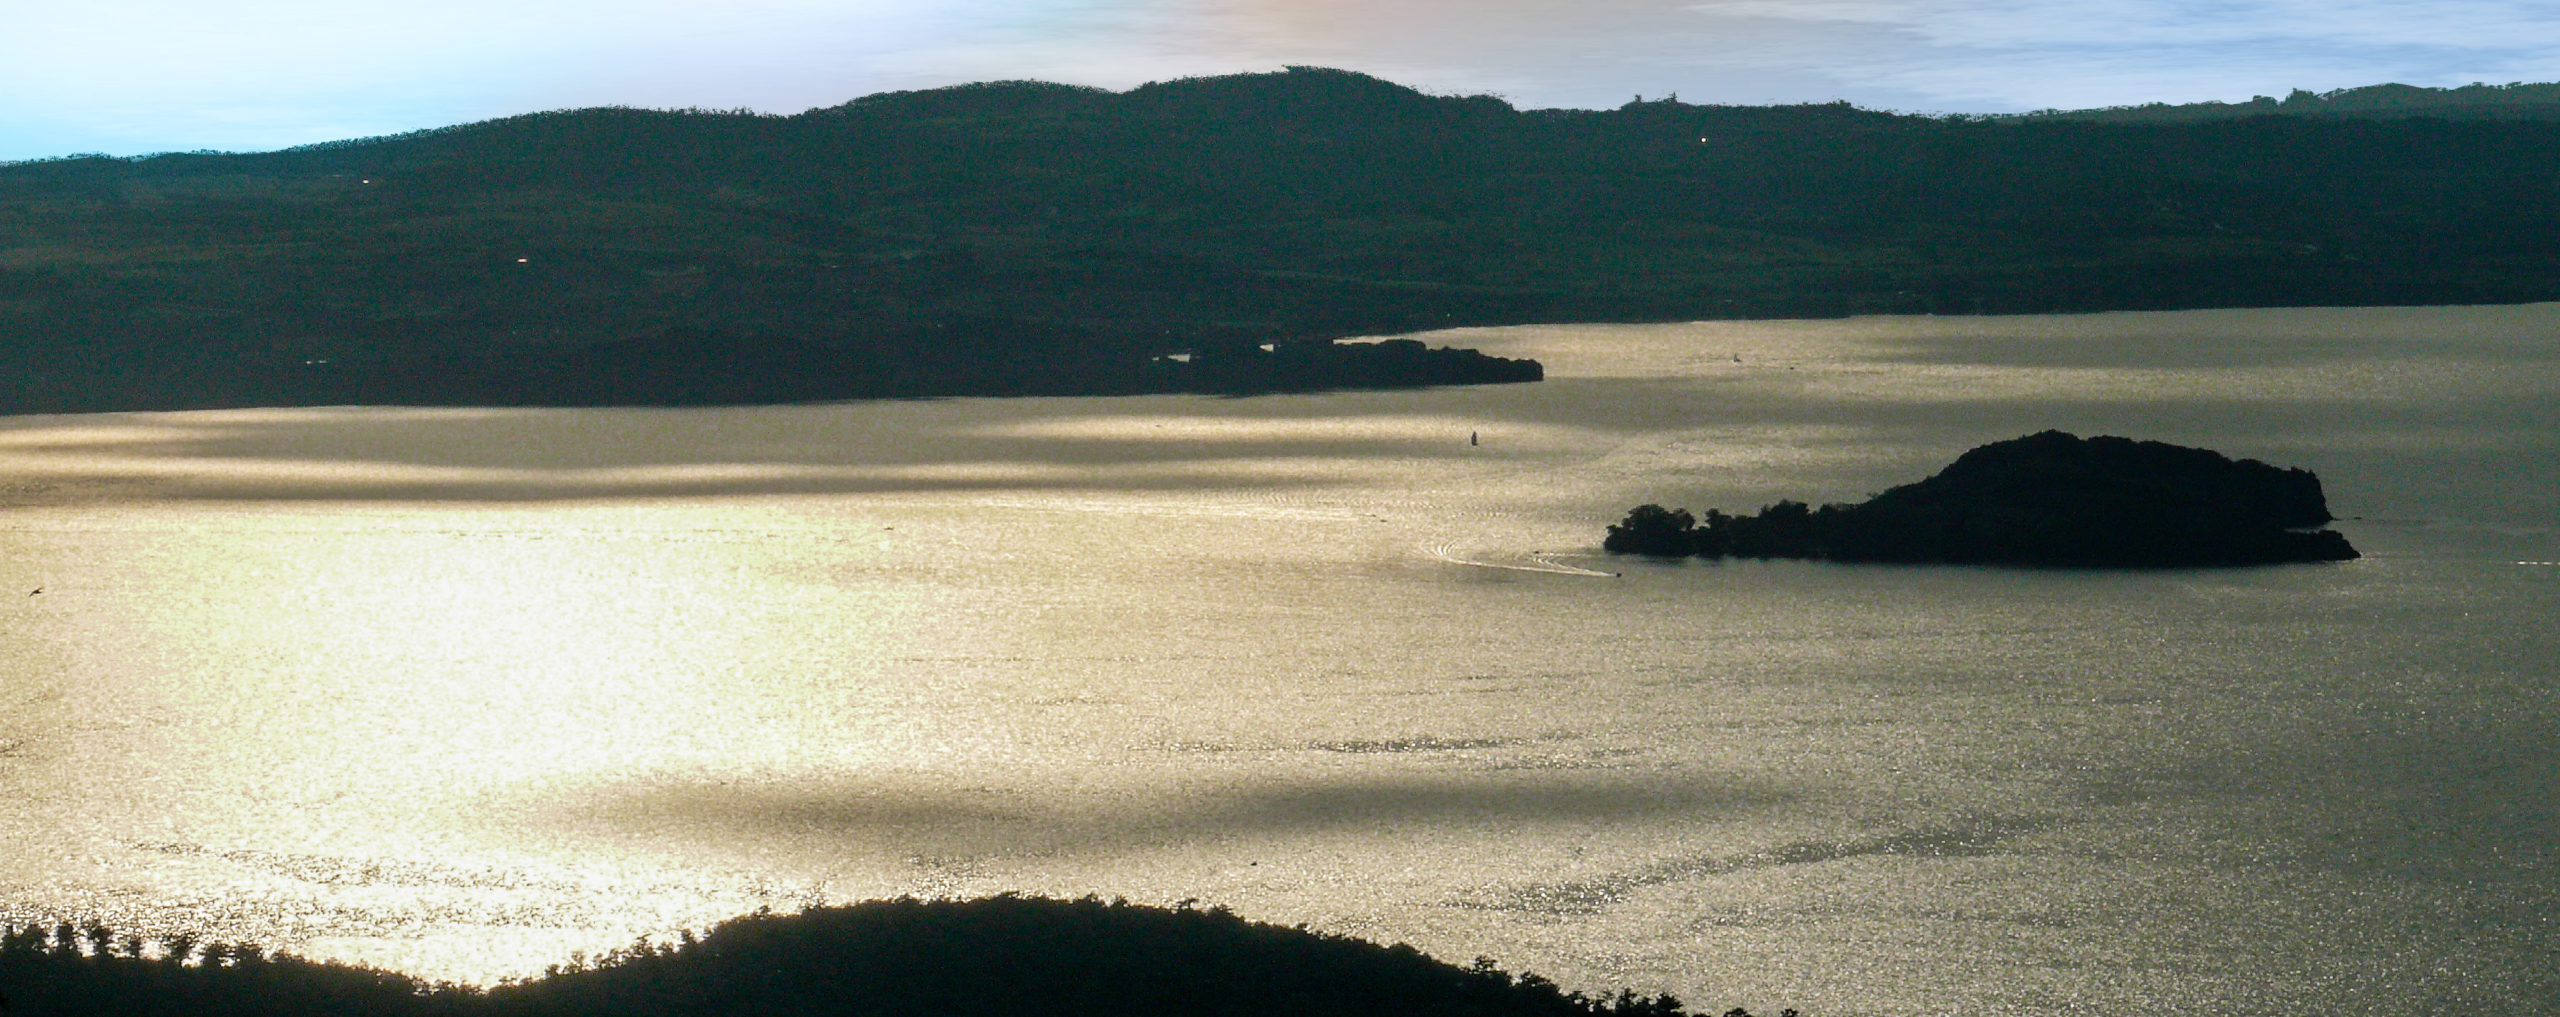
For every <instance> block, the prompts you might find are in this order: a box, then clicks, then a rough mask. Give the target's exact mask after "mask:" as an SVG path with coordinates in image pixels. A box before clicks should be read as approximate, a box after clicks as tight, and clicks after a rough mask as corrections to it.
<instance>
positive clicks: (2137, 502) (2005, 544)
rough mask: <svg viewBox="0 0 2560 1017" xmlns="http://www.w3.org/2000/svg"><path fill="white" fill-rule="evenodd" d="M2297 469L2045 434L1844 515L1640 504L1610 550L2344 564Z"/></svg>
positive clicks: (2308, 477) (2349, 549)
mask: <svg viewBox="0 0 2560 1017" xmlns="http://www.w3.org/2000/svg"><path fill="white" fill-rule="evenodd" d="M2332 518H2333V517H2332V516H2331V515H2330V514H2329V507H2328V500H2327V497H2326V496H2325V495H2324V494H2323V493H2322V491H2321V488H2320V479H2319V477H2317V476H2315V475H2313V474H2312V473H2311V472H2310V471H2308V470H2303V469H2299V468H2293V469H2287V468H2280V467H2276V466H2270V465H2268V464H2266V463H2263V462H2259V461H2257V460H2255V459H2241V460H2236V461H2235V460H2233V459H2231V458H2229V457H2227V456H2224V455H2222V454H2221V453H2218V452H2213V451H2210V450H2207V449H2200V448H2189V447H2185V446H2180V445H2171V444H2167V443H2165V442H2157V441H2136V440H2133V439H2130V438H2118V437H2094V438H2081V437H2079V436H2077V435H2073V434H2068V433H2065V432H2062V431H2045V432H2042V433H2039V434H2031V435H2027V436H2025V437H2022V438H2012V439H2010V440H2007V441H2000V442H1994V443H1991V444H1988V445H1984V446H1981V447H1979V448H1975V449H1973V450H1972V451H1969V452H1966V453H1965V454H1964V455H1963V456H1961V457H1958V458H1957V459H1956V461H1955V462H1954V463H1952V464H1950V465H1948V466H1947V468H1946V469H1944V470H1941V471H1939V472H1938V473H1937V474H1936V475H1935V476H1931V477H1929V478H1928V479H1926V480H1922V481H1919V482H1917V483H1912V484H1905V485H1902V486H1900V487H1895V488H1892V489H1890V490H1887V491H1885V492H1884V493H1882V494H1879V495H1876V496H1875V497H1873V498H1871V499H1869V500H1867V501H1865V502H1861V503H1859V504H1855V505H1842V504H1832V505H1824V506H1822V507H1820V508H1812V507H1809V506H1807V505H1806V504H1805V503H1803V502H1798V501H1780V502H1778V503H1777V504H1775V505H1770V506H1767V507H1765V508H1763V509H1761V511H1760V512H1759V513H1758V514H1757V515H1746V516H1729V515H1726V514H1724V513H1723V512H1720V511H1716V510H1713V509H1710V510H1708V512H1707V514H1706V516H1705V517H1704V518H1699V517H1696V516H1692V515H1690V514H1689V512H1688V511H1687V510H1686V509H1665V508H1663V507H1662V506H1660V505H1642V506H1638V507H1637V508H1635V509H1634V510H1632V511H1630V512H1629V513H1628V514H1627V517H1626V519H1624V520H1623V521H1621V522H1619V523H1617V524H1614V525H1612V526H1610V527H1609V531H1608V537H1607V540H1606V541H1605V542H1604V543H1603V546H1604V547H1606V548H1607V549H1608V550H1609V551H1611V552H1613V553H1632V554H1644V555H1652V556H1656V557H1689V556H1693V555H1694V556H1697V557H1703V558H1722V557H1728V556H1731V557H1740V558H1817V559H1827V560H1832V561H1852V562H1935V563H1950V564H1991V565H2031V566H2064V567H2093V568H2167V567H2185V566H2206V565H2266V564H2277V563H2283V562H2312V561H2343V560H2346V559H2351V558H2356V557H2359V555H2358V554H2357V552H2356V549H2355V548H2354V547H2353V546H2351V545H2349V544H2348V543H2347V539H2346V538H2345V537H2343V536H2341V535H2339V534H2337V533H2335V532H2332V531H2328V530H2313V529H2309V528H2310V527H2317V526H2320V525H2321V524H2324V523H2327V522H2329V521H2330V520H2331V519H2332Z"/></svg>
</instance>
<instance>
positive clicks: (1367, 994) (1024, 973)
mask: <svg viewBox="0 0 2560 1017" xmlns="http://www.w3.org/2000/svg"><path fill="white" fill-rule="evenodd" d="M0 1000H5V1005H7V1006H8V1007H10V1008H11V1012H17V1013H30V1014H48V1015H63V1017H82V1015H92V1014H94V1015H101V1017H104V1015H114V1017H155V1015H161V1014H168V1015H180V1014H183V1015H188V1017H204V1015H240V1017H250V1015H258V1017H301V1015H321V1014H329V1015H339V1014H366V1015H372V1017H729V1015H747V1014H771V1015H816V1014H862V1015H869V1017H974V1015H988V1017H994V1015H1019V1014H1038V1015H1045V1017H1080V1015H1090V1017H1158V1015H1162V1017H1173V1015H1211V1014H1215V1015H1225V1017H1259V1015H1269V1017H1355V1015H1360V1017H1366V1015H1377V1017H1389V1015H1393V1017H1431V1015H1439V1017H1604V1015H1605V1017H1688V1015H1687V1011H1685V1010H1684V1009H1682V1004H1681V1003H1680V1001H1679V1000H1677V999H1674V998H1672V997H1670V996H1659V997H1647V996H1637V995H1634V994H1631V993H1621V994H1619V995H1616V996H1612V997H1607V998H1590V997H1585V996H1582V995H1580V994H1576V993H1567V992H1564V991H1562V990H1560V989H1558V988H1557V987H1556V986H1555V985H1554V984H1553V983H1551V982H1548V981H1546V980H1545V979H1541V978H1538V977H1537V976H1534V975H1522V976H1519V977H1514V976H1512V975H1510V974H1507V973H1505V972H1503V971H1501V970H1499V969H1497V968H1495V967H1494V966H1493V965H1492V963H1491V962H1489V961H1483V960H1479V961H1477V962H1476V963H1475V964H1474V965H1473V966H1472V967H1465V968H1461V967H1456V966H1453V965H1450V964H1445V963H1442V962H1440V961H1436V960H1433V959H1431V958H1430V957H1428V956H1425V955H1423V954H1422V953H1420V952H1419V951H1416V950H1414V949H1413V948H1411V947H1407V946H1400V945H1399V946H1392V947H1389V946H1380V945H1377V944H1375V943H1369V942H1365V941H1362V940H1357V939H1350V938H1346V937H1341V936H1328V935H1320V934H1316V933H1310V932H1306V931H1304V930H1301V929H1284V928H1279V927H1276V926H1270V925H1261V924H1257V923H1252V922H1247V921H1244V920H1243V919H1240V918H1237V917H1235V916H1234V915H1232V914H1229V913H1227V912H1225V911H1223V910H1207V911H1203V910H1195V909H1192V908H1189V907H1187V906H1186V907H1182V908H1176V909H1163V908H1148V907H1137V906H1131V905H1127V904H1121V903H1116V902H1115V903H1109V904H1106V903H1103V902H1101V901H1098V900H1092V899H1086V900H1080V901H1060V900H1046V899H1039V898H1024V897H1012V896H1006V897H996V898H989V899H984V900H977V901H917V900H896V901H878V902H873V903H869V904H859V905H854V906H850V907H835V908H819V909H815V910H811V911H808V912H804V913H801V914H798V915H753V916H749V917H745V918H739V919H735V920H732V921H729V922H726V923H723V924H721V925H720V926H718V927H716V928H714V929H712V930H710V931H709V932H708V933H707V934H704V935H702V936H700V937H696V936H695V935H694V934H692V933H690V932H688V933H686V934H685V935H684V936H683V938H682V940H681V941H680V942H678V943H667V944H656V945H647V944H643V945H638V946H635V947H634V948H632V949H629V950H624V951H618V952H616V953H615V954H614V955H612V956H610V957H607V958H605V959H603V960H601V961H598V962H595V963H593V964H584V965H579V966H575V967H570V968H555V969H553V971H552V972H551V974H549V975H548V976H546V977H544V978H540V979H536V980H532V981H526V982H516V983H510V984H507V985H502V986H498V987H496V988H492V989H488V990H476V989H465V988H456V987H450V986H427V985H422V984H419V983H417V982H413V981H410V980H408V979H405V978H401V977H398V976H395V975H388V974H384V973H382V972H378V971H370V970H366V969H361V968H351V967H346V966H341V965H331V964H318V963H313V962H309V961H301V960H295V959H292V958H289V957H288V958H277V957H269V956H266V955H264V954H261V953H259V952H257V951H254V950H247V949H244V948H239V947H232V946H202V945H200V944H196V943H193V942H185V941H178V942H172V943H163V944H156V945H153V946H151V947H149V948H146V947H145V944H143V943H141V942H140V941H138V940H134V941H120V940H118V938H117V937H115V936H114V935H113V934H111V933H109V932H108V931H107V930H105V929H94V930H91V931H89V932H87V933H85V934H84V933H82V932H80V931H79V930H75V929H72V928H70V927H68V926H64V927H62V928H61V929H59V930H46V929H29V930H25V931H23V932H20V933H16V934H12V935H10V936H8V937H7V939H6V942H5V943H0ZM1790 1013H1792V1011H1790ZM1737 1015H1739V1017H1748V1015H1747V1014H1744V1013H1743V1012H1742V1011H1739V1010H1735V1011H1730V1012H1728V1013H1727V1015H1726V1017H1737Z"/></svg>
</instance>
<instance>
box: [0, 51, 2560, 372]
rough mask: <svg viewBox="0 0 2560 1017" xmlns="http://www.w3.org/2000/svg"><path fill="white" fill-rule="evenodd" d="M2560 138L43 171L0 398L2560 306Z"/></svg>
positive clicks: (2479, 125) (911, 149)
mask: <svg viewBox="0 0 2560 1017" xmlns="http://www.w3.org/2000/svg"><path fill="white" fill-rule="evenodd" d="M2555 142H2560V124H2555V123H2549V122H2535V121H2457V120H2446V119H2438V118H2425V117H2418V118H2391V119H2357V118H2345V119H2341V118H2317V117H2255V118H2249V119H2237V120H2221V121H2215V122H2207V123H2195V124H2111V123H2087V122H2078V121H2069V120H2040V119H2025V120H2018V119H2005V120H1992V119H1984V118H1968V117H1949V118H1933V117H1922V116H1903V115H1895V114H1888V113H1879V112H1871V111H1865V110H1859V109H1854V108H1851V107H1848V106H1846V105H1842V104H1834V105H1820V106H1782V107H1722V106H1694V105H1687V104H1682V103H1679V102H1675V101H1659V102H1635V103H1630V104H1628V105H1627V106H1624V107H1622V108H1619V109H1616V110H1607V111H1583V110H1532V111H1522V110H1516V109H1513V108H1511V107H1510V106H1509V105H1507V104H1505V103H1503V102H1502V101H1500V100H1498V99H1495V98H1491V97H1484V96H1475V97H1451V96H1433V95H1426V94H1423V93H1420V92H1417V91H1414V90H1412V89H1409V88H1405V87H1402V86H1399V85H1395V84H1392V83H1389V82H1385V81H1380V80H1378V79H1375V78H1370V77H1366V76H1363V75H1358V74H1353V73H1348V72H1342V71H1328V70H1315V69H1297V70H1292V71H1289V72H1285V73H1276V74H1255V75H1239V76H1233V77H1219V78H1195V79H1184V80H1178V81H1170V82H1162V83H1157V84H1152V85H1147V86H1144V87H1140V88H1136V89H1132V90H1129V91H1127V92H1119V93H1114V92H1107V91H1102V90H1097V89H1090V88H1078V87H1070V86H1062V85H1049V84H1040V83H1026V82H999V83H992V84H984V85H973V86H964V87H958V88H949V89H940V90H935V91H926V92H900V93H888V94H883V95H875V96H870V97H867V98H863V99H858V100H855V101H853V102H850V103H846V104H844V105H842V106H836V107H829V108H825V109H817V110H811V111H809V112H806V113H802V114H799V115H795V116H787V117H784V116H764V115H754V114H744V113H715V112H701V111H686V112H670V111H645V110H633V109H591V110H575V111H564V112H558V113H544V114H534V115H529V116H523V117H516V118H511V119H506V120H498V121H491V122H487V123H480V124H471V125H465V126H460V127H454V128H448V129H443V130H437V131H428V132H422V133H419V134H413V135H403V136H399V137H391V138H377V139H367V140H361V141H350V142H345V143H340V144H332V145H323V146H317V147H312V148H305V149H296V150H290V151H284V152H274V153H265V154H255V155H215V154H178V155H165V156H157V157H152V158H146V159H133V160H125V159H108V158H82V159H65V160H55V161H48V162H38V163H22V164H16V165H11V166H0V412H29V411H37V410H72V409H104V408H134V407H179V406H214V405H241V404H272V403H310V402H344V401H364V402H453V401H468V402H487V401H500V402H505V401H522V402H574V401H581V400H585V401H595V400H599V399H601V400H606V401H617V402H630V401H637V402H648V401H677V402H682V401H765V400H775V399H803V398H835V397H844V396H866V395H897V396H913V395H944V394H962V393H987V394H1003V393H1019V392H1078V391H1146V390H1165V389H1182V388H1208V387H1211V386H1208V385H1203V384H1199V383H1196V382H1195V381H1193V380H1190V375H1189V374H1188V373H1187V371H1188V369H1187V368H1174V367H1168V366H1165V365H1168V364H1180V363H1184V361H1183V360H1181V359H1179V358H1177V359H1172V360H1167V359H1162V358H1165V357H1167V356H1168V355H1174V354H1185V353H1190V354H1202V355H1205V356H1207V357H1208V359H1210V360H1212V361H1217V360H1219V359H1220V357H1221V356H1224V358H1225V360H1226V362H1229V363H1234V362H1238V361H1246V362H1250V361H1251V360H1252V358H1253V356H1254V355H1255V354H1256V353H1258V352H1261V351H1262V347H1264V346H1286V345H1289V344H1292V343H1298V342H1303V341H1321V340H1326V339H1331V338H1336V337H1343V336H1356V335H1364V334H1366V335H1375V334H1388V333H1395V332H1404V331H1412V330H1418V329H1424V328H1432V327H1439V326H1448V325H1462V324H1493V323H1519V322H1536V321H1558V320H1671V319H1684V318H1702V317H1766V316H1793V315H1834V314H1849V313H1861V312H1933V313H1997V312H2026V311H2083V310H2100V309H2130V308H2179V307H2204V306H2244V305H2262V306H2273V305H2315V304H2330V305H2336V304H2383V303H2399V304H2407V303H2493V302H2513V301H2528V300H2543V299H2553V298H2560V161H2555V160H2552V159H2550V158H2549V153H2550V152H2552V151H2553V150H2554V148H2555ZM1193 359H1197V358H1193ZM1451 362H1452V363H1455V361H1451ZM1474 366H1486V365H1474ZM1505 370H1510V369H1505ZM1495 373H1500V372H1499V371H1497V372H1495ZM626 377H627V378H631V379H636V380H630V381H628V382H626V381H624V380H620V379H624V378H626ZM651 378H659V379H669V380H668V381H664V382H653V381H650V380H649V379H651ZM706 378H709V379H726V380H725V381H722V382H721V383H719V384H702V383H701V382H702V379H706ZM595 379H606V380H603V381H597V380H595ZM677 380H689V381H687V384H690V385H691V387H690V388H687V387H686V385H684V384H675V381H677ZM1247 380H1248V381H1250V382H1252V383H1251V384H1247V385H1244V386H1243V387H1244V388H1247V389H1251V388H1256V387H1262V388H1276V387H1288V386H1286V385H1280V384H1268V385H1266V384H1263V383H1261V382H1260V381H1258V380H1254V379H1253V378H1252V377H1251V376H1248V377H1247ZM1456 380H1491V379H1475V378H1462V379H1456ZM1228 387H1229V388H1230V389H1233V388H1235V387H1236V386H1235V385H1232V384H1231V385H1229V386H1228Z"/></svg>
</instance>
